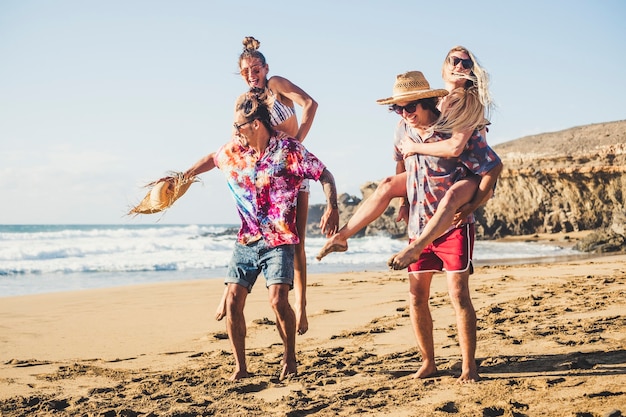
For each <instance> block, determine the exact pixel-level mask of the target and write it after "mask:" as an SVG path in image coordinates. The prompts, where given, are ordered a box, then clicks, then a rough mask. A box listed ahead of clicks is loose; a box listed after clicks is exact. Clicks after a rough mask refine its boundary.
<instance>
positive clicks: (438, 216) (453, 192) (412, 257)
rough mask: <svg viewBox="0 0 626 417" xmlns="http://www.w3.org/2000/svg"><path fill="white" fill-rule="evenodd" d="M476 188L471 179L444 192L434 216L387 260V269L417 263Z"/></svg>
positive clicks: (446, 228)
mask: <svg viewBox="0 0 626 417" xmlns="http://www.w3.org/2000/svg"><path fill="white" fill-rule="evenodd" d="M477 187H478V180H477V178H473V177H472V178H471V179H464V180H461V181H458V182H456V183H454V185H452V187H450V189H449V190H448V191H446V194H445V196H444V197H443V198H442V199H441V201H440V202H439V205H438V206H437V211H436V212H435V215H434V216H433V217H432V218H431V219H430V220H429V221H428V223H426V226H425V227H424V230H423V231H422V233H421V234H420V235H419V237H418V238H417V239H415V240H414V241H413V242H411V244H409V245H408V246H407V247H406V248H404V249H403V250H401V251H400V252H398V253H396V254H395V255H393V256H392V257H391V258H389V261H387V264H388V265H389V267H391V268H393V269H405V268H406V267H408V266H409V265H410V264H412V263H413V262H415V261H417V260H418V258H419V256H420V254H421V253H422V251H423V250H424V248H426V246H428V245H429V244H430V243H432V242H433V241H434V240H435V239H437V238H438V237H439V236H441V235H442V234H444V233H445V232H446V231H447V230H448V228H449V227H450V226H451V225H452V223H453V220H454V214H455V213H456V212H457V210H458V209H459V208H460V207H461V206H462V205H464V204H465V203H467V202H468V201H470V200H471V199H472V197H473V196H474V193H475V192H476V188H477Z"/></svg>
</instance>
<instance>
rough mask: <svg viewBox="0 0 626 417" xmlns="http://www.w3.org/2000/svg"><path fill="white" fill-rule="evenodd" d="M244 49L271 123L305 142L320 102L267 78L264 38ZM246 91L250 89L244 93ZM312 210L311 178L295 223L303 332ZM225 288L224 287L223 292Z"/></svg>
mask: <svg viewBox="0 0 626 417" xmlns="http://www.w3.org/2000/svg"><path fill="white" fill-rule="evenodd" d="M242 44H243V51H242V52H241V54H240V55H239V62H238V63H239V73H240V74H241V77H242V78H243V80H244V81H245V83H246V84H247V85H248V87H249V89H250V91H251V92H254V93H256V94H258V95H259V96H261V97H264V98H265V100H266V103H267V105H268V107H269V109H270V114H271V123H272V126H273V127H274V129H276V130H279V131H282V132H285V133H286V134H287V135H289V136H291V137H293V138H295V139H297V140H298V141H300V142H303V141H304V139H305V138H306V136H307V134H308V133H309V130H310V129H311V126H312V124H313V119H314V118H315V112H316V110H317V102H316V101H315V100H314V99H313V98H312V97H311V96H310V95H309V94H307V93H306V92H305V91H304V90H303V89H301V88H300V87H298V86H297V85H295V84H294V83H292V82H291V81H289V80H288V79H287V78H284V77H281V76H278V75H273V76H271V77H269V78H268V73H269V65H268V64H267V60H266V59H265V56H264V55H263V54H262V53H261V52H260V51H259V47H260V46H261V42H259V41H258V40H257V39H255V38H254V37H252V36H247V37H245V38H244V39H243V41H242ZM244 94H247V93H244ZM296 104H297V105H298V106H300V107H301V108H302V120H301V121H300V123H298V118H297V115H296V109H295V105H296ZM308 210H309V182H308V181H305V182H304V183H303V184H302V186H301V188H300V192H299V193H298V206H297V213H296V227H297V230H298V234H299V236H300V243H298V244H297V245H296V253H295V265H294V274H295V275H294V291H295V305H294V307H295V310H296V329H297V332H298V334H304V333H306V331H307V330H308V328H309V325H308V320H307V317H306V281H307V268H306V252H305V248H304V242H305V237H306V225H307V217H308ZM225 295H226V291H224V296H225ZM225 314H226V310H225V299H224V298H223V297H222V300H221V301H220V304H219V306H218V308H217V310H216V312H215V318H216V319H217V320H221V319H222V318H223V317H224V316H225Z"/></svg>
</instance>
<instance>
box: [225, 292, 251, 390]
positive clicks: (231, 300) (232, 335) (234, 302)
mask: <svg viewBox="0 0 626 417" xmlns="http://www.w3.org/2000/svg"><path fill="white" fill-rule="evenodd" d="M227 289H228V294H227V296H226V309H227V311H228V314H227V316H226V329H227V330H228V338H229V340H230V346H231V348H232V350H233V355H234V356H235V371H234V372H233V374H232V375H231V377H230V379H231V381H234V380H237V379H241V378H246V377H248V376H250V374H248V368H247V365H246V319H245V317H244V315H243V308H244V306H245V305H246V298H247V297H248V289H247V288H245V287H243V286H241V285H238V284H228V287H227Z"/></svg>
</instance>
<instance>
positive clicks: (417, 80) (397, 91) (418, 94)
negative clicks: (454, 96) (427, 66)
mask: <svg viewBox="0 0 626 417" xmlns="http://www.w3.org/2000/svg"><path fill="white" fill-rule="evenodd" d="M447 94H448V90H445V89H441V88H438V89H432V88H430V84H428V81H426V78H425V77H424V74H422V73H421V72H420V71H409V72H405V73H404V74H399V75H397V76H396V82H395V83H394V84H393V95H392V96H391V97H387V98H381V99H380V100H376V103H378V104H398V103H407V102H410V101H415V100H419V99H422V98H430V97H443V96H445V95H447Z"/></svg>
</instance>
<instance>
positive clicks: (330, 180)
mask: <svg viewBox="0 0 626 417" xmlns="http://www.w3.org/2000/svg"><path fill="white" fill-rule="evenodd" d="M319 182H320V183H321V184H322V188H323V189H324V195H325V196H326V211H325V212H324V214H323V215H322V219H321V220H320V229H322V233H323V234H325V235H326V237H330V236H332V235H333V234H335V233H336V232H337V228H338V227H339V208H338V206H337V187H336V186H335V178H334V177H333V174H331V173H330V171H329V170H328V169H326V168H324V171H323V172H322V175H321V176H320V178H319Z"/></svg>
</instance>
